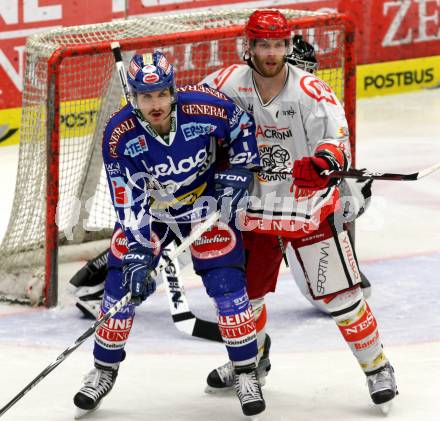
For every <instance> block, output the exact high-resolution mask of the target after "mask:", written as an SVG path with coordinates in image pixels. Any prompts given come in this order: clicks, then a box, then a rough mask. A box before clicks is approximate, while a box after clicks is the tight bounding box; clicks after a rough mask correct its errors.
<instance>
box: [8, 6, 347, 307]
mask: <svg viewBox="0 0 440 421" xmlns="http://www.w3.org/2000/svg"><path fill="white" fill-rule="evenodd" d="M252 11H253V10H241V11H238V10H229V11H228V10H223V11H217V12H211V11H210V12H201V13H191V14H175V15H170V16H154V17H152V16H147V17H143V18H136V19H128V20H124V21H116V22H111V23H103V24H96V25H86V26H77V27H65V28H60V29H56V30H52V31H49V32H46V33H40V34H38V35H35V36H32V37H30V38H28V40H27V44H26V66H25V76H24V89H23V111H22V122H21V129H20V130H21V131H20V146H19V163H18V170H17V177H16V187H15V196H14V201H13V208H12V213H11V216H10V220H9V224H8V228H7V231H6V234H5V236H4V238H3V241H2V243H1V247H0V298H1V299H8V300H15V301H17V302H29V300H30V299H31V301H32V303H37V302H39V303H44V304H45V305H46V306H54V305H56V303H57V288H58V279H57V278H58V264H59V263H60V262H62V261H63V260H65V259H68V258H76V259H87V258H91V257H93V253H96V254H97V253H98V252H99V251H102V250H103V249H104V248H105V247H107V246H108V238H109V236H110V233H111V231H112V228H113V225H114V222H115V213H114V210H113V208H112V205H111V202H110V195H109V192H108V187H107V182H106V180H105V176H104V172H103V165H102V159H101V151H100V146H101V141H102V133H103V128H104V126H105V123H106V121H107V120H108V118H109V117H110V115H111V114H112V113H114V112H115V111H116V110H118V108H119V107H120V105H121V99H122V92H121V88H120V85H119V81H118V77H117V73H116V70H115V64H114V59H113V55H112V53H111V49H110V43H111V42H113V41H119V43H120V45H121V50H122V52H123V58H124V62H125V64H127V63H128V61H129V59H130V58H131V56H132V55H133V54H134V53H135V52H145V51H152V50H153V49H160V50H162V51H163V52H164V53H165V54H166V56H167V58H168V60H169V61H170V62H171V63H173V64H174V65H175V68H176V78H177V79H176V83H177V85H178V86H181V85H184V84H189V83H197V82H199V81H200V80H201V79H203V77H204V76H206V75H208V74H209V73H211V72H213V71H215V70H217V69H220V68H222V67H225V66H228V65H231V64H234V63H242V62H243V59H242V55H243V38H242V34H243V25H244V23H245V22H246V20H247V17H248V16H249V15H250V13H252ZM283 13H284V14H285V15H286V17H287V18H288V20H289V24H290V25H291V28H292V35H293V34H297V33H300V34H302V35H303V36H304V39H305V40H307V41H308V42H310V43H311V44H313V45H314V47H315V50H316V53H317V59H318V62H319V71H318V76H319V77H321V78H322V79H324V80H325V81H326V82H327V83H328V84H329V85H330V86H331V87H332V88H333V89H334V90H335V92H336V94H337V96H338V97H339V99H340V100H341V101H342V102H343V104H344V107H345V109H346V112H347V118H348V120H349V126H350V130H351V133H352V135H354V133H355V127H354V124H355V123H354V116H355V80H354V79H355V61H354V54H353V43H354V30H353V27H352V25H351V23H350V21H348V20H347V19H346V18H345V16H343V15H339V14H323V13H316V12H305V11H298V10H283ZM352 140H353V145H354V137H352ZM353 152H354V150H353ZM353 156H354V155H353ZM99 239H101V240H102V239H104V240H102V241H101V242H100V243H98V246H96V247H95V245H96V244H97V243H96V242H95V241H96V240H99ZM106 239H107V240H106ZM91 242H92V243H91ZM91 244H92V246H90V245H91ZM90 253H91V254H90Z"/></svg>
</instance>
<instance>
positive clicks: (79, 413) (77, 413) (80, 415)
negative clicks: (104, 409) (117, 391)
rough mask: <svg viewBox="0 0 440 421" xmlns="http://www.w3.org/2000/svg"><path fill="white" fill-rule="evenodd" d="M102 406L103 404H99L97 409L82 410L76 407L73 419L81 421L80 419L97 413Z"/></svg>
mask: <svg viewBox="0 0 440 421" xmlns="http://www.w3.org/2000/svg"><path fill="white" fill-rule="evenodd" d="M100 405H101V402H99V403H98V405H97V406H96V408H94V409H81V408H79V407H77V406H76V405H75V414H74V415H73V418H74V419H76V420H79V419H80V418H84V417H85V416H86V415H88V414H91V413H92V412H95V411H96V410H97V409H98V408H99V407H100Z"/></svg>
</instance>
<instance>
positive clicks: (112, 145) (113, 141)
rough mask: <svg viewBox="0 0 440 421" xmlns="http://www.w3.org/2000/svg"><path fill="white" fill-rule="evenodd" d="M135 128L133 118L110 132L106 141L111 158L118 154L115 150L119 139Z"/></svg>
mask: <svg viewBox="0 0 440 421" xmlns="http://www.w3.org/2000/svg"><path fill="white" fill-rule="evenodd" d="M134 128H135V123H134V119H133V118H129V119H128V120H125V121H123V122H122V123H120V124H118V125H117V126H116V127H115V128H114V129H113V131H112V134H111V136H110V139H109V141H108V146H109V154H110V156H112V157H113V158H117V156H118V154H117V153H116V148H117V147H118V143H119V139H120V138H121V136H122V135H123V134H124V133H126V132H128V131H130V130H133V129H134Z"/></svg>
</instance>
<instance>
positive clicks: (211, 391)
mask: <svg viewBox="0 0 440 421" xmlns="http://www.w3.org/2000/svg"><path fill="white" fill-rule="evenodd" d="M233 390H234V386H231V387H211V386H209V385H207V386H206V387H205V393H207V394H208V395H224V394H226V393H230V392H231V391H233Z"/></svg>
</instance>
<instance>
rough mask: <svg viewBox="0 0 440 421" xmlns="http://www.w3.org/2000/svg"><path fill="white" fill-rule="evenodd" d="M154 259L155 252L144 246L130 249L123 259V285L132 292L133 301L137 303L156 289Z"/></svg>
mask: <svg viewBox="0 0 440 421" xmlns="http://www.w3.org/2000/svg"><path fill="white" fill-rule="evenodd" d="M154 261H155V256H154V255H153V252H152V251H151V250H150V249H148V248H143V247H136V248H133V249H130V250H128V252H127V253H126V254H125V256H124V257H123V259H122V272H123V276H124V281H123V285H124V286H125V287H126V288H127V289H128V290H129V291H130V292H131V302H132V303H133V304H135V305H139V304H141V303H142V301H145V300H146V299H147V297H149V296H150V295H151V294H153V292H154V291H156V281H155V280H154V279H153V278H152V276H151V272H152V271H153V269H154V266H155V264H154Z"/></svg>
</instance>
